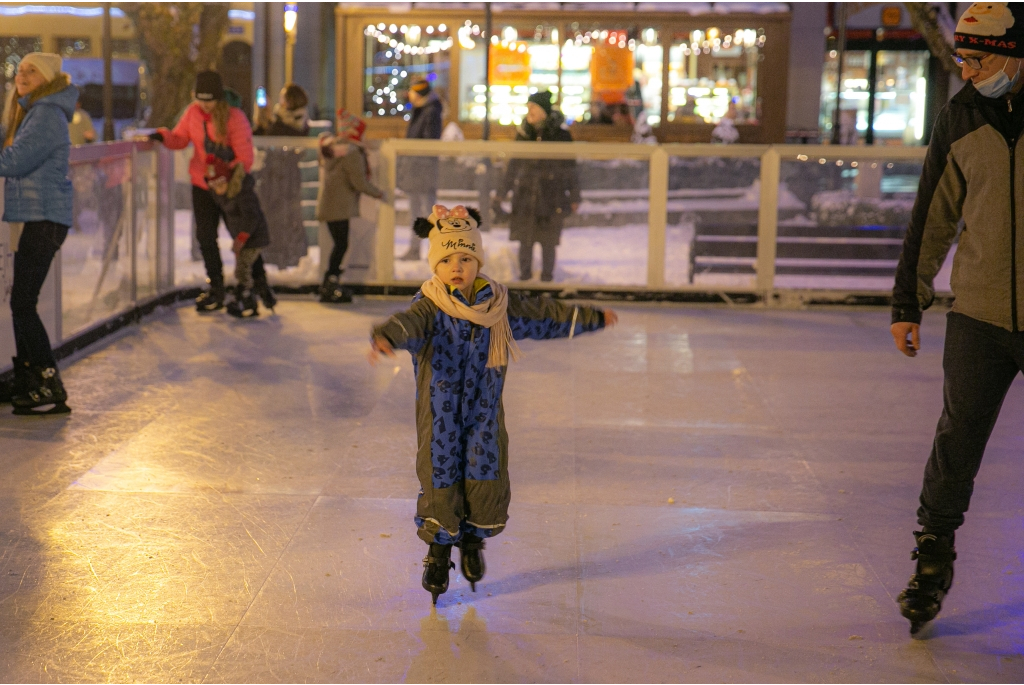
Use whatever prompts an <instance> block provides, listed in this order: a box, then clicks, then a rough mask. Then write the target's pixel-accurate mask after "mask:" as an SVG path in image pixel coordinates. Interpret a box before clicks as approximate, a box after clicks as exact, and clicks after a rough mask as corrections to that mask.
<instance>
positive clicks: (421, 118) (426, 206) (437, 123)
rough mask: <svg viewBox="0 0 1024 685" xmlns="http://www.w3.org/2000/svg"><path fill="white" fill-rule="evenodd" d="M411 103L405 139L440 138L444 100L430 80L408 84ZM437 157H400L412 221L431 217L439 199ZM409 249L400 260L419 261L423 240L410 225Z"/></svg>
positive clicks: (400, 184)
mask: <svg viewBox="0 0 1024 685" xmlns="http://www.w3.org/2000/svg"><path fill="white" fill-rule="evenodd" d="M409 104H410V105H412V108H413V109H412V116H411V117H410V118H409V127H408V128H407V129H406V131H405V137H406V138H420V139H424V140H440V139H441V132H442V130H443V123H444V103H442V102H441V99H440V98H439V97H438V95H437V93H436V92H434V89H433V88H431V87H430V82H429V81H426V80H418V81H414V82H413V84H412V85H411V86H409ZM437 172H438V163H437V157H414V156H411V155H407V156H404V157H402V158H401V159H400V160H399V164H398V174H397V176H398V183H397V184H396V185H397V186H398V187H399V188H401V189H402V190H403V191H405V194H406V196H407V197H408V198H409V223H410V224H412V223H413V222H415V221H416V217H423V216H429V215H430V212H431V211H432V207H433V206H434V203H436V202H437ZM409 233H410V234H409V249H408V251H406V253H405V254H404V255H402V257H401V259H404V260H407V261H416V260H418V259H419V258H420V243H421V241H422V239H421V238H420V237H419V236H417V235H416V232H415V231H413V230H412V229H411V228H410V232H409Z"/></svg>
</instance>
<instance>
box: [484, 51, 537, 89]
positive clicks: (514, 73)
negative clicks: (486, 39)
mask: <svg viewBox="0 0 1024 685" xmlns="http://www.w3.org/2000/svg"><path fill="white" fill-rule="evenodd" d="M519 46H523V49H522V50H520V49H519ZM490 49H491V55H490V56H491V68H490V77H491V85H492V86H526V85H529V83H530V53H529V52H527V51H526V47H525V44H524V43H507V44H498V45H495V44H493V43H491V46H490Z"/></svg>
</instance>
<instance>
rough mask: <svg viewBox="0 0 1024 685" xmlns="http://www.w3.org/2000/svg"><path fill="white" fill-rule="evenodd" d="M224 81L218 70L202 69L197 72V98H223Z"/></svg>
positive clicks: (208, 99)
mask: <svg viewBox="0 0 1024 685" xmlns="http://www.w3.org/2000/svg"><path fill="white" fill-rule="evenodd" d="M223 98H224V82H223V81H221V80H220V74H218V73H217V72H216V71H201V72H199V73H198V74H196V100H206V101H210V100H222V99H223Z"/></svg>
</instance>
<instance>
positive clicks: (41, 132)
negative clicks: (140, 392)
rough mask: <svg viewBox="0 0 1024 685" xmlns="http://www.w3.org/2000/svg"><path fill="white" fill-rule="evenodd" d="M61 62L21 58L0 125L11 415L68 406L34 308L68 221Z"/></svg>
mask: <svg viewBox="0 0 1024 685" xmlns="http://www.w3.org/2000/svg"><path fill="white" fill-rule="evenodd" d="M62 66H63V61H62V60H61V58H60V55H54V54H52V53H44V52H32V53H29V54H28V55H25V56H24V57H23V58H22V59H21V62H20V63H19V65H18V72H17V75H16V76H15V78H14V87H13V88H12V89H11V91H10V93H9V95H8V96H7V102H6V105H5V107H4V112H3V119H2V123H0V177H3V178H4V181H5V182H4V215H3V220H4V221H6V222H8V223H10V224H11V233H12V235H11V238H12V240H11V245H12V247H13V248H14V250H15V253H14V283H13V287H12V289H11V319H12V322H13V324H14V341H15V345H16V350H17V351H16V354H17V355H18V356H16V357H15V358H14V359H13V361H14V381H13V383H11V384H10V385H9V386H7V387H6V388H2V389H0V395H2V397H0V400H2V401H9V402H11V403H12V404H13V405H14V413H15V414H35V413H40V414H58V413H60V414H65V413H68V412H70V411H71V410H70V409H69V408H68V406H67V398H68V396H67V392H66V391H65V389H64V384H63V383H62V382H61V378H60V372H59V371H58V369H57V362H56V360H55V359H54V356H53V350H52V349H51V347H50V338H49V335H48V334H47V332H46V328H45V327H44V326H43V322H42V319H40V318H39V312H38V310H37V309H36V307H37V305H38V303H39V292H40V291H41V290H42V288H43V282H44V281H45V280H46V275H47V274H48V273H49V272H50V264H51V263H52V262H53V258H54V256H56V254H57V251H58V250H59V249H60V247H61V245H63V244H64V240H65V239H66V238H67V235H68V229H69V228H70V226H71V223H72V196H73V194H74V191H73V189H72V185H71V179H70V165H69V164H68V156H69V155H70V153H71V136H70V135H69V133H68V123H69V122H70V121H71V119H72V117H73V116H74V114H75V102H76V101H77V100H78V89H77V88H76V87H75V86H73V85H71V78H70V77H69V76H68V75H67V74H65V73H63V72H62V71H61V68H62Z"/></svg>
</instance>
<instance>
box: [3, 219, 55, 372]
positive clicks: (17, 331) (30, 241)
mask: <svg viewBox="0 0 1024 685" xmlns="http://www.w3.org/2000/svg"><path fill="white" fill-rule="evenodd" d="M67 237H68V227H67V226H65V225H63V224H57V223H54V222H52V221H29V222H26V223H25V230H24V231H22V233H21V239H20V240H19V242H18V251H17V252H15V253H14V285H13V287H12V288H11V319H12V321H13V322H14V343H15V345H16V349H17V354H18V358H19V359H24V360H27V361H28V362H29V363H30V364H34V365H38V366H54V365H55V364H56V362H55V361H54V359H53V350H52V349H51V348H50V336H49V335H48V334H47V333H46V328H45V327H44V326H43V320H42V319H40V318H39V312H38V311H37V309H36V307H37V305H38V304H39V291H40V290H42V289H43V282H44V281H45V280H46V274H48V273H49V272H50V264H51V263H52V262H53V257H54V255H56V254H57V250H59V249H60V246H61V245H63V244H64V239H65V238H67Z"/></svg>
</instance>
